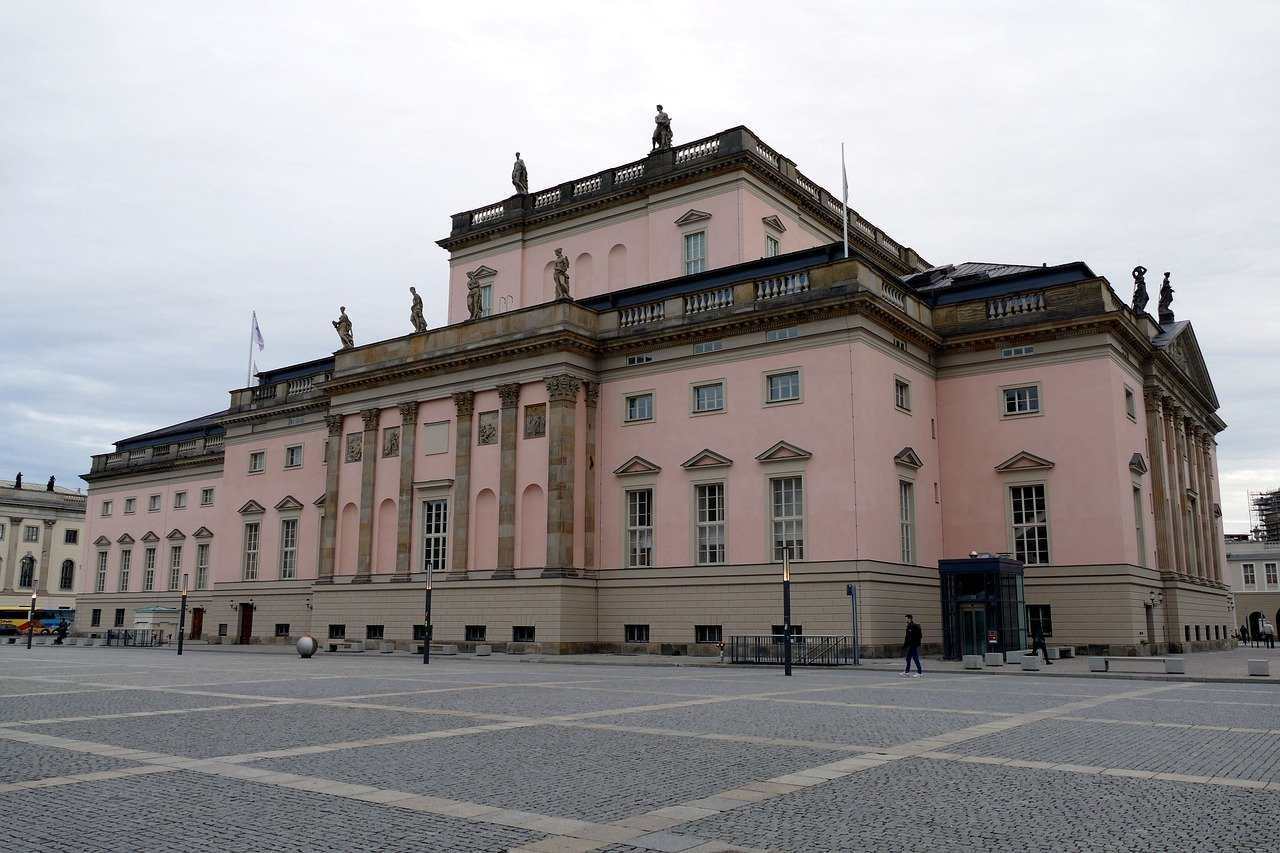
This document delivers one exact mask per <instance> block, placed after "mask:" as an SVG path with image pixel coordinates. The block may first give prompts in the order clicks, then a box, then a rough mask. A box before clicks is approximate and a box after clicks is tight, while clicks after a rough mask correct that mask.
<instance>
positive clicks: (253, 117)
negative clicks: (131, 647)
mask: <svg viewBox="0 0 1280 853" xmlns="http://www.w3.org/2000/svg"><path fill="white" fill-rule="evenodd" d="M1277 44H1280V4H1276V3H1264V2H1259V3H1248V2H1230V3H1214V4H1211V3H1204V2H1188V3H1174V2H1163V0H1162V2H1150V3H1137V2H1134V3H1119V2H1116V3H1109V4H1102V3H1093V4H1091V3H1058V4H1048V3H1025V2H1012V3H977V2H965V3H954V2H952V3H940V4H930V3H883V2H874V3H870V2H847V0H845V2H839V3H836V2H832V3H823V4H814V3H795V2H788V3H778V2H776V0H771V2H763V3H756V2H744V0H738V2H733V3H696V2H688V0H683V2H677V3H662V2H652V0H651V2H644V3H634V4H632V3H621V2H612V3H598V2H593V3H582V4H577V5H574V4H553V3H547V2H526V3H523V4H520V5H509V6H501V5H498V4H483V3H428V2H399V3H397V2H388V0H380V2H378V3H372V4H371V3H356V2H347V3H335V2H318V0H305V2H297V3H285V2H271V3H262V2H257V0H255V1H254V2H219V3H206V2H200V3H197V2H174V0H165V2H143V0H132V2H127V3H121V2H110V3H108V2H103V3H72V2H56V0H30V2H18V0H8V2H6V3H5V4H4V14H3V16H2V17H0V289H2V290H3V296H4V300H3V310H2V311H0V317H2V318H3V323H2V324H0V364H2V365H3V368H2V369H0V417H2V418H3V428H0V476H3V477H11V476H12V474H13V472H15V471H17V470H19V469H20V470H22V471H24V472H25V474H26V476H27V478H28V479H29V480H30V481H37V480H38V481H42V480H44V479H45V478H47V477H48V475H49V474H50V473H53V474H56V475H57V476H58V479H59V480H60V481H61V482H63V483H64V484H67V485H83V483H82V482H81V481H79V480H78V479H77V476H76V475H78V474H80V473H83V472H84V471H86V470H88V466H89V455H90V454H92V453H101V452H105V451H108V450H109V449H110V444H111V442H113V441H115V440H118V439H120V438H123V437H126V436H128V435H131V434H134V433H137V432H141V431H144V430H148V429H152V428H154V427H157V426H161V425H165V424H169V423H173V422H177V421H181V420H185V419H187V418H190V417H194V416H196V415H201V414H206V413H208V412H212V411H216V410H218V409H220V408H222V407H225V406H226V404H227V396H226V392H227V391H228V390H229V389H231V388H234V387H240V386H243V385H244V384H245V371H246V366H247V364H246V362H247V356H248V333H249V316H250V311H251V310H256V311H257V312H258V317H259V319H260V322H261V325H262V330H263V332H264V334H265V336H266V342H267V348H266V351H265V352H263V353H262V354H261V355H260V356H259V359H258V364H259V366H260V367H262V368H270V367H277V366H280V365H285V364H289V363H293V362H298V361H303V360H307V359H311V358H315V357H318V356H321V355H324V354H326V353H328V352H331V351H332V350H333V349H334V348H335V346H336V344H337V339H336V337H335V335H334V333H333V329H332V328H331V327H330V325H329V321H330V320H331V319H332V318H333V317H334V316H336V313H337V306H338V305H339V304H340V303H341V304H345V305H347V306H348V313H349V314H350V315H351V318H352V321H353V323H354V325H355V333H356V338H357V342H365V341H371V340H376V339H380V338H386V337H391V336H394V335H400V334H403V333H405V332H406V331H408V321H407V316H406V312H407V302H406V296H407V288H408V286H409V285H410V284H415V285H417V287H418V289H419V291H421V292H422V293H423V296H424V298H425V300H426V303H427V309H426V313H427V319H428V321H429V322H430V323H431V324H432V325H433V326H434V325H439V324H441V323H443V322H444V320H445V281H446V270H447V266H446V256H445V253H444V252H443V250H441V249H440V248H438V247H437V246H436V245H435V240H436V239H438V238H440V237H443V236H445V235H446V234H447V233H448V230H449V215H450V214H452V213H454V212H457V211H460V210H465V209H468V208H472V207H478V206H480V205H482V204H485V203H488V202H492V201H496V200H499V199H501V198H503V197H505V196H507V195H508V194H509V193H510V189H511V187H510V183H509V180H508V178H509V173H510V166H511V155H512V152H513V151H516V150H519V151H521V152H522V153H523V155H524V157H525V159H526V160H527V161H528V164H529V172H530V183H531V185H532V187H533V188H534V189H537V188H540V187H546V186H551V185H554V184H556V183H559V182H561V181H565V180H569V179H571V178H574V177H579V176H581V175H584V174H588V173H591V172H595V171H598V170H600V169H603V168H606V167H608V166H612V165H618V164H621V163H624V162H627V161H630V160H633V159H636V158H638V157H641V156H643V155H644V154H645V153H647V151H648V146H649V135H650V132H651V129H652V121H653V119H652V115H653V105H654V104H655V103H657V102H661V103H663V104H664V105H665V106H666V108H667V111H668V112H669V113H670V114H671V116H672V120H673V125H674V129H675V138H676V142H677V143H679V142H680V141H681V140H689V139H693V138H696V137H699V136H703V135H706V134H709V133H713V132H715V131H717V130H720V129H723V128H726V127H730V126H733V125H736V124H746V125H748V126H750V127H751V128H753V129H754V130H755V131H756V132H757V133H759V134H760V135H761V137H762V138H763V139H765V140H766V141H767V142H768V143H769V144H770V145H771V146H773V147H774V148H775V149H777V150H778V151H781V152H783V153H784V154H785V155H787V156H789V157H791V158H792V159H793V160H795V161H796V163H797V164H798V165H799V166H800V168H801V169H802V170H803V171H805V172H806V173H807V174H808V175H809V176H810V177H811V178H813V179H815V180H818V181H819V182H821V183H823V184H824V185H826V186H827V187H828V188H830V189H835V190H837V191H838V188H839V182H840V179H839V175H840V163H839V145H840V142H841V141H842V140H843V141H844V142H846V144H847V149H848V162H849V181H850V187H851V189H850V195H851V203H852V204H853V206H854V207H856V208H857V209H858V210H859V211H860V212H861V213H862V214H863V215H865V216H866V217H868V218H869V219H871V220H872V221H873V222H875V223H877V224H878V225H880V226H881V227H883V228H884V229H885V230H887V231H888V232H889V233H890V234H891V235H893V236H894V237H895V238H896V239H898V240H899V241H901V242H902V243H904V244H906V245H909V246H912V247H914V248H916V249H917V250H918V251H919V252H920V253H921V255H923V256H924V257H925V258H926V259H928V260H929V261H931V262H933V263H935V264H936V263H948V262H960V261H965V260H979V261H1006V262H1012V263H1032V264H1035V263H1041V262H1048V263H1050V264H1054V263H1061V262H1065V261H1071V260H1084V261H1086V262H1087V263H1088V264H1089V265H1090V266H1091V267H1092V268H1093V269H1094V270H1095V271H1096V272H1098V273H1100V274H1102V275H1105V276H1106V277H1107V278H1108V279H1109V280H1110V281H1111V283H1112V285H1113V287H1114V288H1115V289H1116V290H1117V291H1118V292H1119V293H1121V294H1122V295H1125V296H1127V295H1128V292H1129V290H1130V289H1131V286H1132V285H1131V279H1130V277H1129V271H1130V270H1131V269H1132V268H1133V266H1134V265H1135V264H1138V263H1141V264H1143V265H1145V266H1146V267H1148V268H1149V269H1150V270H1152V273H1151V274H1150V275H1149V276H1148V278H1149V279H1150V281H1151V282H1153V283H1155V284H1158V282H1159V279H1160V276H1159V272H1163V271H1164V270H1171V271H1172V272H1173V282H1174V285H1175V287H1176V289H1177V296H1176V298H1175V302H1174V309H1175V311H1176V312H1177V315H1178V317H1179V318H1188V319H1190V320H1192V322H1193V323H1194V324H1195V329H1196V333H1197V336H1198V338H1199V341H1200V345H1201V347H1202V348H1203V350H1204V355H1205V358H1206V360H1207V362H1208V365H1209V368H1210V370H1211V371H1212V373H1213V377H1214V381H1215V383H1216V386H1217V391H1218V395H1219V397H1220V399H1221V401H1222V409H1221V412H1220V414H1221V415H1222V417H1223V418H1224V419H1225V420H1226V421H1227V422H1228V424H1229V425H1230V427H1229V429H1228V430H1227V431H1226V432H1225V433H1223V434H1222V435H1220V436H1219V441H1220V456H1221V473H1222V485H1223V492H1224V495H1223V497H1224V513H1225V521H1226V529H1227V530H1228V531H1243V530H1244V529H1246V527H1247V518H1248V517H1247V513H1246V509H1245V491H1246V489H1263V488H1274V487H1277V486H1280V417H1278V416H1280V405H1278V404H1277V399H1278V397H1277V395H1278V393H1280V321H1277V316H1278V315H1280V288H1277V286H1276V284H1277V275H1276V270H1277V269H1280V248H1277V246H1278V241H1277V235H1280V214H1278V213H1277V210H1278V209H1280V205H1278V204H1277V199H1276V191H1277V188H1278V187H1280V156H1277V155H1278V153H1280V151H1278V149H1280V143H1278V142H1277V140H1280V111H1278V110H1277V109H1276V86H1277V81H1278V80H1280V51H1277V50H1276V47H1275V46H1276V45H1277ZM1153 303H1154V300H1153Z"/></svg>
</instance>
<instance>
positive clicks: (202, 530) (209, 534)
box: [191, 526, 213, 539]
mask: <svg viewBox="0 0 1280 853" xmlns="http://www.w3.org/2000/svg"><path fill="white" fill-rule="evenodd" d="M191 538H193V539H212V538H213V531H212V530H210V529H209V528H207V527H203V526H201V527H197V528H196V532H195V533H192V534H191Z"/></svg>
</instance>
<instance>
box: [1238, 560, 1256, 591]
mask: <svg viewBox="0 0 1280 853" xmlns="http://www.w3.org/2000/svg"><path fill="white" fill-rule="evenodd" d="M1240 571H1241V573H1242V574H1243V575H1244V588H1245V589H1253V588H1255V587H1257V585H1258V574H1257V572H1256V571H1254V566H1253V563H1242V564H1241V565H1240Z"/></svg>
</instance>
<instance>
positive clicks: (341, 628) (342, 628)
mask: <svg viewBox="0 0 1280 853" xmlns="http://www.w3.org/2000/svg"><path fill="white" fill-rule="evenodd" d="M346 638H347V626H346V625H330V626H329V639H330V640H345V639H346Z"/></svg>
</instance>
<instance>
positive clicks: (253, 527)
mask: <svg viewBox="0 0 1280 853" xmlns="http://www.w3.org/2000/svg"><path fill="white" fill-rule="evenodd" d="M259 530H260V528H259V525H258V522H256V521H251V522H249V523H248V524H246V525H245V526H244V564H243V567H242V571H241V577H242V578H243V579H244V580H247V581H253V580H257V579H258V532H259Z"/></svg>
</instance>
